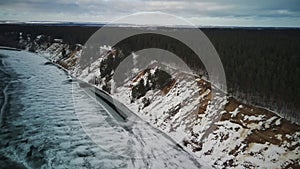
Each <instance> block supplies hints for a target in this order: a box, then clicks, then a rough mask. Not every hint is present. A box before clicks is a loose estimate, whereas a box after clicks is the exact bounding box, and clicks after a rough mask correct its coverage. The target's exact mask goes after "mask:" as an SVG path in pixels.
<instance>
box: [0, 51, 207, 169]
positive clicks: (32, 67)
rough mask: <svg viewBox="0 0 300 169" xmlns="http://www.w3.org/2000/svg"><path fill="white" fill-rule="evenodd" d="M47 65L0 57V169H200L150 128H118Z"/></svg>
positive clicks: (19, 55)
mask: <svg viewBox="0 0 300 169" xmlns="http://www.w3.org/2000/svg"><path fill="white" fill-rule="evenodd" d="M46 61H47V60H46V59H44V58H43V57H41V56H38V55H36V54H33V53H29V52H25V51H12V50H0V79H1V81H0V90H1V95H0V106H1V107H0V108H1V112H0V113H1V114H0V118H1V119H0V125H1V131H0V140H1V142H0V154H1V155H0V166H1V168H55V169H57V168H105V169H110V168H155V169H156V168H172V169H175V168H188V169H192V168H201V165H200V164H199V159H197V158H196V157H194V156H192V155H190V154H189V153H187V152H186V151H184V150H183V149H181V148H180V147H179V146H178V145H177V144H176V143H175V142H173V141H172V140H170V139H169V138H168V137H167V136H166V135H164V134H163V133H162V132H160V131H158V130H156V129H154V128H153V127H151V126H150V125H149V124H147V123H143V122H137V123H130V124H126V125H125V126H123V125H120V123H119V122H118V120H116V119H115V118H114V116H112V114H113V112H110V113H108V111H114V110H113V109H111V108H110V107H109V106H108V105H106V104H105V103H104V102H103V101H101V99H100V98H98V99H94V98H92V97H90V96H89V95H87V93H86V92H85V91H84V90H83V89H82V88H80V87H76V86H78V85H76V83H77V82H70V81H68V75H67V74H66V73H65V72H64V71H63V70H61V69H58V68H57V67H56V66H54V65H51V64H49V65H47V64H44V63H45V62H46ZM78 116H80V117H78ZM78 119H81V120H78ZM83 123H84V124H83ZM82 126H84V127H82ZM202 168H205V167H202Z"/></svg>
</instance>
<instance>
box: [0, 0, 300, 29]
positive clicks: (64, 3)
mask: <svg viewBox="0 0 300 169" xmlns="http://www.w3.org/2000/svg"><path fill="white" fill-rule="evenodd" d="M0 11H1V12H0V19H1V20H5V19H16V20H64V21H65V20H70V21H90V20H93V21H109V20H111V19H114V18H117V17H121V16H124V15H128V14H131V13H134V12H145V11H161V12H166V13H170V14H173V15H178V16H181V17H184V18H186V19H190V18H193V19H194V20H195V18H198V20H199V19H200V20H201V18H212V20H213V19H215V20H216V19H219V18H224V21H226V20H236V19H240V20H241V21H242V20H253V22H255V20H268V21H269V23H271V21H270V20H273V21H274V24H278V23H277V22H278V20H282V21H284V23H285V24H288V23H289V22H291V24H292V25H293V26H295V25H296V26H298V27H299V26H300V19H299V18H300V1H299V0H226V1H225V0H214V1H211V0H202V1H197V0H188V1H179V0H151V1H145V0H114V1H112V0H73V1H69V0H52V1H43V0H10V1H2V0H1V1H0ZM196 20H197V19H196ZM211 24H212V25H213V24H214V23H211ZM221 24H222V23H221ZM225 24H228V23H225ZM253 24H254V26H255V23H253ZM215 25H220V24H218V23H215ZM275 26H276V25H275ZM278 26H281V25H278ZM287 26H289V25H287Z"/></svg>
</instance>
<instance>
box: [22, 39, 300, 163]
mask: <svg viewBox="0 0 300 169" xmlns="http://www.w3.org/2000/svg"><path fill="white" fill-rule="evenodd" d="M40 38H41V37H40ZM38 40H39V39H37V40H35V41H31V42H30V43H28V41H26V40H23V39H20V42H19V43H20V44H21V45H23V46H24V47H25V48H26V49H28V50H32V51H35V52H37V53H40V54H41V55H43V56H46V57H48V58H49V59H52V60H54V61H56V62H57V63H58V64H60V65H61V66H63V67H64V68H66V69H68V70H69V71H70V73H71V74H73V75H74V76H76V77H77V78H79V79H81V80H84V81H86V82H89V83H91V84H93V85H95V86H97V87H99V88H101V89H103V90H105V91H107V92H108V93H110V94H111V95H112V97H115V98H116V99H118V100H119V101H121V102H122V103H123V104H125V105H126V106H128V107H129V108H130V109H131V110H132V111H133V112H135V113H136V114H137V115H139V116H140V117H141V118H142V119H144V120H145V121H147V122H149V123H150V124H152V125H153V126H155V127H157V128H158V129H160V130H162V131H164V132H165V133H166V134H168V135H169V136H171V137H172V138H173V139H174V140H175V141H177V142H178V143H179V144H180V145H182V146H183V147H184V148H185V149H186V150H188V151H190V152H191V153H194V154H195V155H197V156H199V157H201V159H204V160H205V161H207V163H208V164H210V165H212V166H214V167H216V168H231V167H232V168H234V167H237V168H257V167H258V168H289V167H291V168H299V167H300V160H299V156H300V126H299V125H296V124H293V123H291V122H290V121H288V120H286V119H284V118H281V117H280V116H278V115H277V114H276V113H274V112H271V111H268V110H266V109H263V108H258V107H255V106H251V105H247V104H243V103H242V102H240V101H238V100H236V99H234V98H231V97H227V96H226V94H224V93H222V91H220V90H219V89H217V88H216V87H215V86H214V85H212V84H210V82H209V81H208V80H207V79H206V78H204V77H199V76H197V75H193V74H188V73H186V72H181V71H178V70H176V69H174V68H172V67H171V66H170V65H166V64H161V63H157V62H155V61H154V62H152V63H151V64H150V65H149V66H148V67H144V68H135V69H128V72H127V74H126V73H125V72H124V74H125V77H124V78H122V81H115V79H114V78H113V77H114V75H115V74H116V73H118V72H116V70H115V69H114V68H115V67H116V66H115V65H118V62H120V59H119V58H120V57H122V52H121V51H118V50H116V49H112V48H111V47H107V46H103V47H101V48H100V57H99V58H98V59H97V60H95V61H93V62H92V63H91V64H90V65H89V66H87V67H84V68H82V67H80V66H79V65H78V61H79V59H80V57H81V52H82V46H81V45H79V44H78V45H75V47H74V46H72V47H71V46H70V45H68V44H64V43H63V42H61V41H60V40H58V39H57V40H56V41H55V42H53V43H41V44H37V42H38ZM135 57H136V56H135V54H132V59H133V62H134V59H135ZM165 70H168V71H165ZM212 91H215V92H212Z"/></svg>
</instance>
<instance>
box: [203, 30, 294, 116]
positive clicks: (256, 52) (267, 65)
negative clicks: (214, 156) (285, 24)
mask: <svg viewBox="0 0 300 169" xmlns="http://www.w3.org/2000/svg"><path fill="white" fill-rule="evenodd" d="M203 31H204V33H205V34H206V35H207V36H208V38H209V39H210V40H211V42H212V43H213V44H214V46H215V48H216V50H217V51H218V53H219V55H220V57H221V60H222V62H223V65H224V69H225V72H226V78H227V83H228V87H229V91H230V93H232V94H233V95H234V96H236V97H238V98H240V99H244V100H245V101H247V102H250V103H254V104H257V105H261V106H266V107H269V108H271V109H273V110H276V111H279V112H281V113H282V114H287V115H289V116H291V115H292V116H294V117H299V110H300V105H299V100H300V79H299V77H300V48H299V46H300V29H283V30H276V29H263V30H255V29H254V30H252V29H204V30H203Z"/></svg>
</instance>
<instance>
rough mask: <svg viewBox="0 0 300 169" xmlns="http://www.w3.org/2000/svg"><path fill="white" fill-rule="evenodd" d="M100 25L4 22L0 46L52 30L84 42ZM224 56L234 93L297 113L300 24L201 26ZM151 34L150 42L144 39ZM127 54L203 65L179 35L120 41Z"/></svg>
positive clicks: (54, 34) (72, 40)
mask: <svg viewBox="0 0 300 169" xmlns="http://www.w3.org/2000/svg"><path fill="white" fill-rule="evenodd" d="M98 29H99V27H89V26H62V25H60V26H55V25H51V26H49V25H46V26H45V25H1V26H0V45H2V46H11V47H18V48H20V46H18V45H19V44H18V40H19V36H20V35H19V33H20V32H22V38H23V39H26V38H28V36H30V37H31V38H33V37H36V36H37V35H41V34H42V35H48V36H50V37H51V38H50V39H48V41H49V42H50V43H51V42H53V40H54V39H63V41H64V42H65V43H68V44H70V45H71V46H72V45H75V44H77V43H80V44H84V43H85V42H86V41H87V39H88V38H89V37H90V36H91V35H92V34H93V33H94V32H95V31H97V30H98ZM201 30H202V31H203V32H204V33H205V34H206V35H207V36H208V38H209V39H210V40H211V42H212V43H213V45H214V47H215V48H216V50H217V51H218V53H219V55H220V58H221V60H222V63H223V66H224V69H225V73H226V78H227V86H228V89H229V93H230V95H233V96H235V97H238V98H239V99H242V100H244V101H246V102H250V103H254V104H257V105H261V106H266V107H269V108H271V109H274V110H276V111H278V112H281V113H282V114H288V116H295V117H296V116H298V117H299V115H298V113H299V110H300V105H299V100H300V89H299V86H300V80H299V77H300V48H299V46H300V29H271V28H268V29H247V28H234V29H232V28H205V29H201ZM145 39H146V41H145ZM116 47H117V48H120V49H121V50H123V53H124V54H125V55H127V54H129V53H130V52H131V51H138V50H140V49H143V48H144V47H160V48H162V49H165V50H169V51H172V52H173V53H175V54H176V55H178V56H180V57H181V58H182V59H183V60H184V61H185V62H187V64H188V65H189V66H191V67H192V68H193V69H194V70H196V71H200V70H199V68H200V69H202V68H203V64H202V63H201V62H199V60H197V58H198V57H196V56H195V54H194V53H193V51H191V50H189V48H188V47H186V46H185V45H184V44H181V43H180V42H177V41H176V40H174V39H171V38H167V37H163V38H162V39H161V36H160V38H158V37H156V36H152V37H151V36H150V35H142V36H134V37H131V38H128V39H125V40H123V41H121V42H120V43H118V44H117V45H116Z"/></svg>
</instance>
